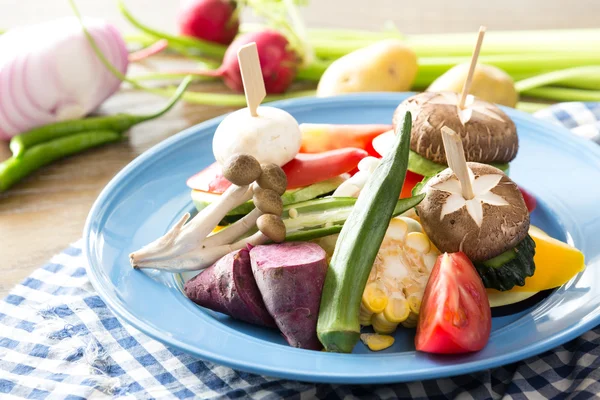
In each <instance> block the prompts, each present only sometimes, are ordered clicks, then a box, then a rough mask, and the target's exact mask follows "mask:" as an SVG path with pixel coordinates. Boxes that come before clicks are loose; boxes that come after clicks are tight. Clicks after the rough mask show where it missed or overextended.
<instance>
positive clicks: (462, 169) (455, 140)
mask: <svg viewBox="0 0 600 400" xmlns="http://www.w3.org/2000/svg"><path fill="white" fill-rule="evenodd" d="M441 131H442V140H443V141H444V149H445V151H446V159H447V160H448V166H450V169H452V171H453V172H454V174H455V175H456V177H457V178H458V180H459V181H460V187H461V190H462V195H463V197H464V198H465V199H466V200H471V199H472V198H473V197H475V194H474V193H473V184H472V181H471V175H470V173H469V168H468V167H467V160H466V159H465V151H464V149H463V145H462V140H460V138H459V137H458V135H457V134H456V132H454V131H453V130H452V129H450V128H448V127H447V126H444V127H442V129H441Z"/></svg>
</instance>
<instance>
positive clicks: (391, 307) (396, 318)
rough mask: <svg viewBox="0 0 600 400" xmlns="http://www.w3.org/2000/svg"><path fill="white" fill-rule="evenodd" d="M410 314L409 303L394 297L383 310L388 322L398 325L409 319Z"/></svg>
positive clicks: (401, 298)
mask: <svg viewBox="0 0 600 400" xmlns="http://www.w3.org/2000/svg"><path fill="white" fill-rule="evenodd" d="M409 313H410V309H409V305H408V301H406V299H405V298H404V297H400V296H392V297H391V298H390V299H389V300H388V304H387V306H386V307H385V309H384V310H383V317H384V318H385V319H386V321H388V322H390V323H393V324H396V325H397V324H399V323H400V322H402V321H404V320H405V319H406V318H408V314H409Z"/></svg>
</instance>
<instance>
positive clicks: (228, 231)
mask: <svg viewBox="0 0 600 400" xmlns="http://www.w3.org/2000/svg"><path fill="white" fill-rule="evenodd" d="M261 214H262V212H261V211H260V210H259V209H258V208H255V209H253V210H252V211H250V212H249V213H248V214H246V215H245V216H244V217H242V218H241V219H239V220H237V221H236V222H234V223H233V224H231V225H230V226H229V227H227V228H225V229H223V230H221V231H219V232H217V233H215V234H213V235H210V236H209V237H207V238H206V239H205V240H204V241H203V242H202V244H203V245H204V246H207V247H211V246H221V245H224V244H226V243H231V242H232V241H234V240H235V239H237V238H239V237H240V236H242V235H243V234H244V233H246V232H248V231H249V230H250V229H251V228H253V227H255V226H256V220H257V219H258V217H260V216H261Z"/></svg>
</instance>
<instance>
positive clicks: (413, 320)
mask: <svg viewBox="0 0 600 400" xmlns="http://www.w3.org/2000/svg"><path fill="white" fill-rule="evenodd" d="M417 322H419V314H415V313H414V312H411V313H410V315H409V316H408V318H407V319H406V320H404V321H403V322H402V326H403V327H405V328H409V329H411V328H416V327H417Z"/></svg>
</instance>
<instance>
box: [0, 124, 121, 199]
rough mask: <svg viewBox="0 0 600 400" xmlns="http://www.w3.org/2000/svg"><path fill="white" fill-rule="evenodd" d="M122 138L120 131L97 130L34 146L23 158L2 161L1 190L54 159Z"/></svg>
mask: <svg viewBox="0 0 600 400" xmlns="http://www.w3.org/2000/svg"><path fill="white" fill-rule="evenodd" d="M122 138H123V135H121V134H120V133H119V132H115V131H111V130H97V131H88V132H82V133H77V134H74V135H70V136H65V137H61V138H58V139H54V140H52V141H50V142H46V143H41V144H38V145H37V146H33V147H32V148H30V149H28V150H27V151H26V152H25V154H23V156H22V157H21V158H15V157H11V158H9V159H8V160H6V161H4V162H2V163H0V192H2V191H5V190H7V189H8V188H10V187H11V186H12V185H14V184H15V183H17V182H18V181H20V180H21V179H23V178H25V177H26V176H28V175H29V174H31V173H32V172H34V171H36V170H37V169H39V168H41V167H43V166H45V165H47V164H50V163H51V162H53V161H56V160H58V159H60V158H63V157H66V156H70V155H73V154H75V153H79V152H81V151H83V150H87V149H90V148H92V147H97V146H100V145H103V144H107V143H111V142H116V141H119V140H121V139H122Z"/></svg>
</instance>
